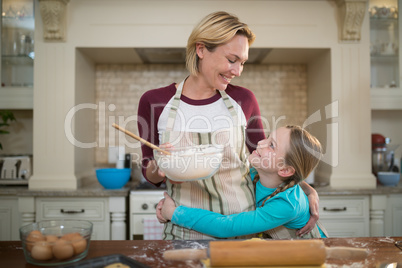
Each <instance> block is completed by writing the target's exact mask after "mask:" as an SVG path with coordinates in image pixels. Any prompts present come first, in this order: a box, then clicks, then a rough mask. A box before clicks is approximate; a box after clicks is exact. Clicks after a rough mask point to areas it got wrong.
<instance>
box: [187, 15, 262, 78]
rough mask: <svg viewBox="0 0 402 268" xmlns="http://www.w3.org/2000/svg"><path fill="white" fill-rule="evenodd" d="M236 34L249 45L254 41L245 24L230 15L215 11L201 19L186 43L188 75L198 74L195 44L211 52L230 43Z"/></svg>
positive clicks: (253, 36) (252, 34)
mask: <svg viewBox="0 0 402 268" xmlns="http://www.w3.org/2000/svg"><path fill="white" fill-rule="evenodd" d="M236 34H240V35H244V36H245V37H247V39H248V43H249V45H251V44H252V43H253V42H254V40H255V35H254V33H253V32H252V31H251V30H250V28H249V27H248V26H247V24H245V23H242V22H241V21H239V18H238V17H236V16H234V15H232V14H229V13H227V12H224V11H217V12H214V13H211V14H209V15H207V16H206V17H205V18H203V19H202V20H201V21H200V22H199V23H198V24H197V25H196V26H195V27H194V29H193V31H192V33H191V34H190V37H189V38H188V41H187V49H186V67H187V69H188V71H189V72H190V74H192V75H197V74H198V72H199V69H198V62H199V58H198V55H197V51H196V44H197V43H202V44H204V45H205V47H206V48H207V49H208V51H213V50H214V49H215V48H216V47H217V46H220V45H223V44H225V43H226V42H228V41H230V40H231V39H232V38H233V37H234V36H235V35H236Z"/></svg>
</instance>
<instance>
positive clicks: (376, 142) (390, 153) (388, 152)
mask: <svg viewBox="0 0 402 268" xmlns="http://www.w3.org/2000/svg"><path fill="white" fill-rule="evenodd" d="M390 142H391V139H390V138H385V137H384V136H383V135H381V134H372V135H371V143H372V168H373V173H374V175H376V176H377V174H378V172H380V171H393V169H394V152H395V149H396V148H397V147H398V146H393V147H391V146H389V145H388V144H389V143H390Z"/></svg>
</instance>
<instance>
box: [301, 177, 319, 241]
mask: <svg viewBox="0 0 402 268" xmlns="http://www.w3.org/2000/svg"><path fill="white" fill-rule="evenodd" d="M300 187H301V188H302V189H303V191H304V193H305V194H306V195H307V197H308V201H309V204H310V219H309V221H308V222H307V224H306V225H305V226H304V227H303V228H301V229H300V230H298V231H297V232H296V234H297V235H298V236H303V235H305V234H308V233H309V232H311V230H313V228H314V227H315V224H316V223H317V221H318V219H319V215H318V214H319V212H318V211H319V207H320V204H319V200H320V198H319V197H318V193H317V191H316V190H315V189H314V188H313V187H311V186H310V185H309V184H308V183H306V182H305V181H303V182H301V183H300Z"/></svg>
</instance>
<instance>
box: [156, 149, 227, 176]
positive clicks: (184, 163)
mask: <svg viewBox="0 0 402 268" xmlns="http://www.w3.org/2000/svg"><path fill="white" fill-rule="evenodd" d="M165 150H166V151H168V152H170V153H171V154H170V155H166V154H164V153H161V152H158V151H157V150H154V157H155V160H156V162H157V164H158V166H159V168H160V169H161V170H162V171H163V172H164V173H165V174H166V176H167V177H168V178H169V179H170V180H172V181H179V182H185V181H195V180H204V179H208V178H210V177H212V176H213V175H214V174H215V173H216V171H218V169H219V167H220V165H221V162H222V156H223V147H217V146H213V145H197V146H191V147H172V148H166V149H165Z"/></svg>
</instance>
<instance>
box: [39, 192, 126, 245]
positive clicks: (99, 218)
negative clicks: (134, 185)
mask: <svg viewBox="0 0 402 268" xmlns="http://www.w3.org/2000/svg"><path fill="white" fill-rule="evenodd" d="M35 210H36V212H34V213H35V219H36V221H42V220H51V219H80V220H88V221H91V222H92V223H93V232H92V239H93V240H125V239H126V223H125V220H126V198H125V197H107V198H92V197H80V198H77V197H37V198H35Z"/></svg>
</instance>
